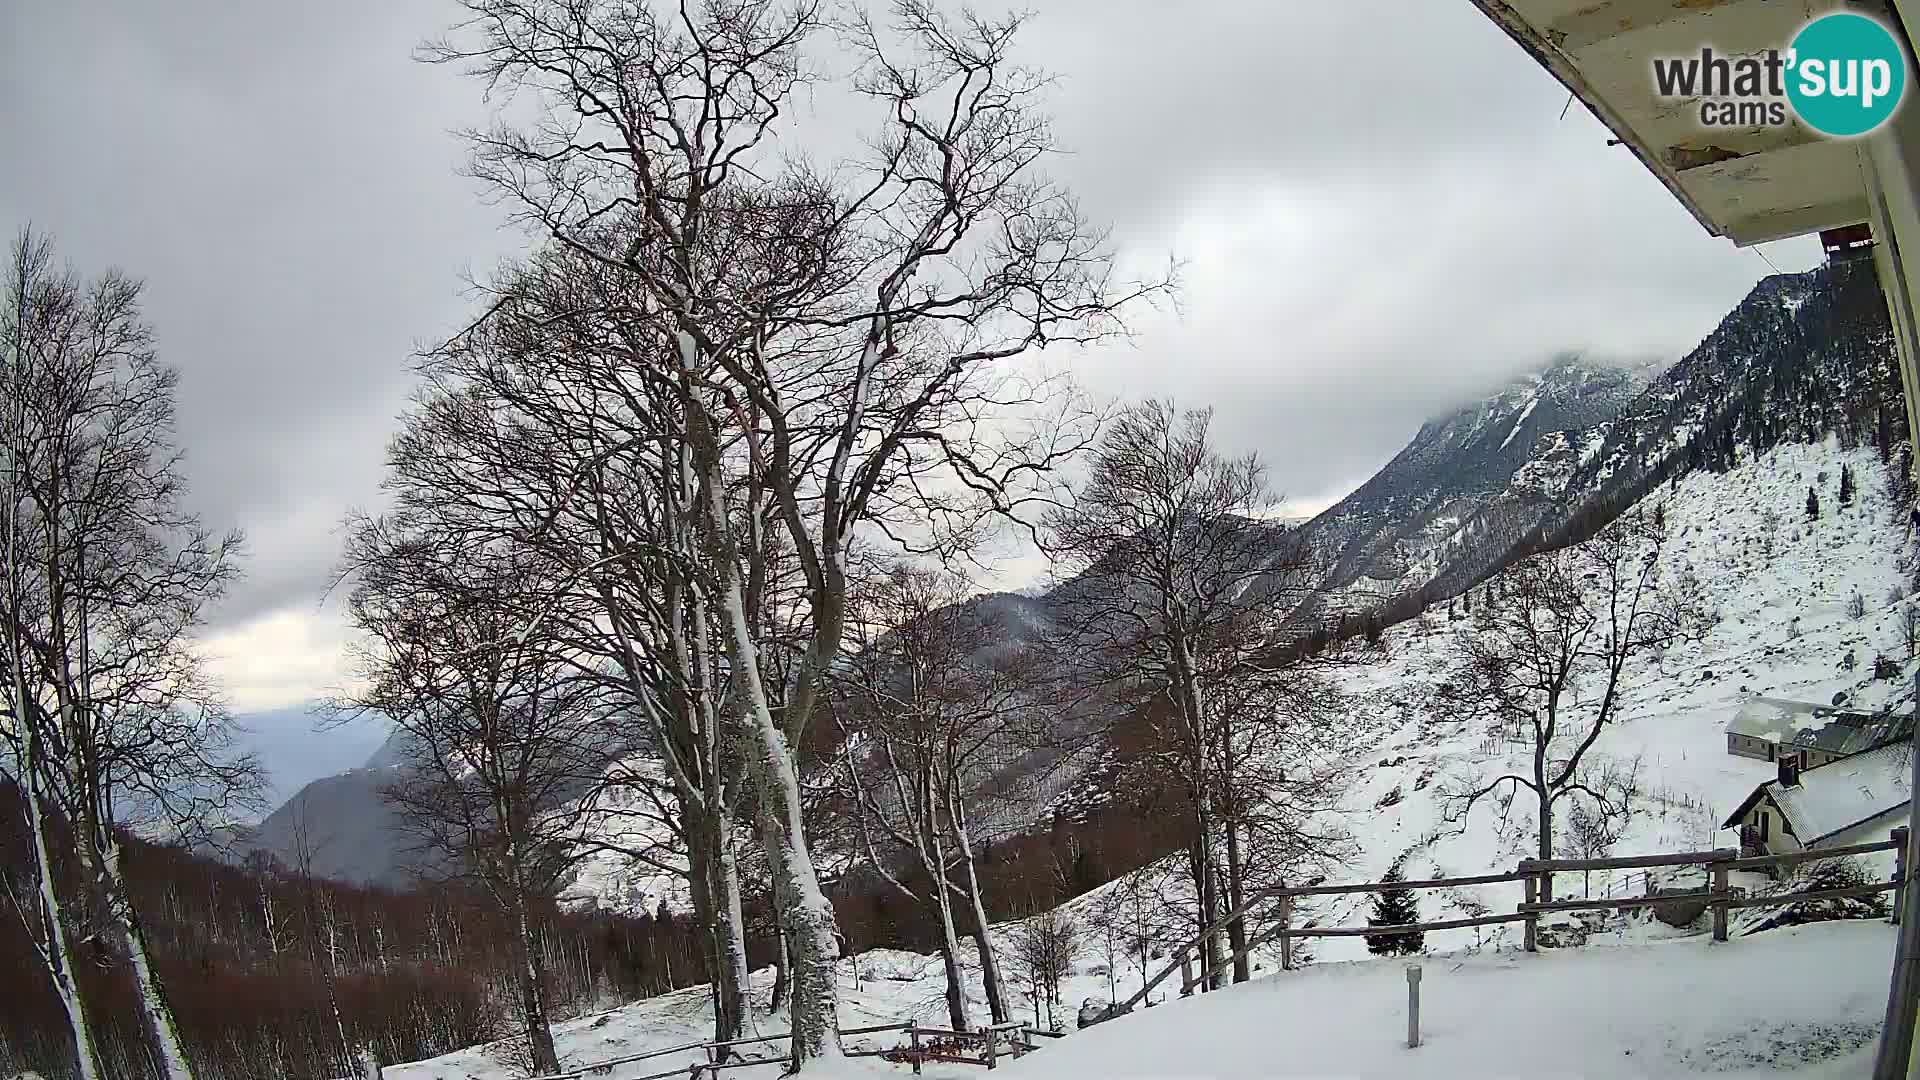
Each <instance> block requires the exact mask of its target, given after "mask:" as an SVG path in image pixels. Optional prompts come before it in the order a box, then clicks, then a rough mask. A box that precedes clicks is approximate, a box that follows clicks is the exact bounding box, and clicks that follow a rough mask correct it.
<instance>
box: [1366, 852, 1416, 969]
mask: <svg viewBox="0 0 1920 1080" xmlns="http://www.w3.org/2000/svg"><path fill="white" fill-rule="evenodd" d="M1380 880H1381V884H1387V883H1389V882H1394V881H1405V880H1406V877H1405V875H1403V874H1402V873H1401V872H1400V864H1399V863H1394V864H1393V867H1392V868H1391V869H1389V870H1388V871H1387V876H1386V877H1384V878H1382V879H1380ZM1419 921H1420V909H1419V907H1418V906H1417V905H1416V904H1415V903H1414V899H1413V892H1412V891H1411V890H1409V889H1382V890H1380V891H1379V892H1376V893H1374V894H1373V914H1372V915H1369V916H1368V917H1367V925H1368V926H1405V925H1407V924H1408V923H1417V922H1419ZM1426 941H1427V935H1426V934H1425V933H1423V932H1420V931H1415V932H1413V933H1411V934H1385V935H1379V936H1375V935H1373V934H1368V935H1367V951H1368V952H1370V953H1372V954H1374V955H1375V956H1395V955H1401V954H1405V955H1412V954H1414V953H1418V952H1419V951H1421V950H1422V949H1424V948H1425V947H1426Z"/></svg>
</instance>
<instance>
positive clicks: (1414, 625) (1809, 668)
mask: <svg viewBox="0 0 1920 1080" xmlns="http://www.w3.org/2000/svg"><path fill="white" fill-rule="evenodd" d="M1843 463H1845V464H1848V465H1850V466H1851V467H1852V469H1853V471H1854V473H1855V475H1856V477H1858V478H1859V481H1858V483H1859V487H1860V492H1859V494H1858V495H1857V496H1856V498H1855V500H1854V502H1853V504H1852V505H1851V506H1848V507H1840V506H1838V505H1836V503H1835V500H1834V499H1833V498H1832V495H1833V492H1834V489H1835V488H1836V486H1837V484H1838V476H1839V470H1840V466H1841V465H1842V464H1843ZM1883 478H1884V470H1883V468H1882V467H1881V465H1880V462H1879V460H1878V458H1877V457H1876V456H1875V454H1874V453H1873V451H1871V450H1853V451H1841V450H1839V449H1838V448H1837V447H1836V446H1834V445H1833V444H1831V443H1829V444H1822V445H1818V446H1806V445H1783V446H1780V447H1777V448H1775V449H1774V450H1773V451H1772V452H1771V453H1768V454H1766V455H1764V456H1763V457H1762V458H1760V459H1759V460H1758V461H1752V462H1748V463H1745V464H1743V465H1741V466H1739V467H1738V468H1736V469H1734V470H1732V471H1730V472H1728V473H1725V474H1713V473H1695V474H1693V475H1691V476H1689V477H1687V478H1685V479H1683V480H1681V481H1680V482H1679V484H1678V485H1677V486H1674V487H1671V488H1665V487H1663V488H1662V489H1661V490H1660V491H1659V492H1656V493H1655V494H1653V495H1651V496H1649V497H1648V498H1649V499H1652V500H1659V501H1663V502H1664V503H1665V506H1666V517H1667V523H1668V528H1669V530H1670V534H1671V536H1672V538H1673V539H1672V543H1671V547H1670V549H1669V551H1670V553H1669V556H1668V559H1667V562H1666V572H1667V573H1669V574H1679V573H1681V572H1683V571H1684V570H1686V569H1691V570H1692V572H1693V573H1695V574H1697V575H1698V577H1699V578H1700V580H1701V582H1702V583H1703V585H1704V587H1705V590H1706V593H1707V596H1708V598H1709V600H1710V602H1711V605H1712V607H1713V610H1714V612H1715V613H1716V614H1717V617H1718V621H1717V624H1716V625H1714V626H1713V627H1712V629H1711V630H1709V631H1708V633H1707V634H1706V635H1705V638H1704V640H1703V641H1701V642H1699V643H1697V644H1686V645H1681V646H1677V647H1675V648H1674V649H1672V650H1670V651H1669V653H1668V654H1667V655H1666V656H1665V657H1664V659H1662V660H1659V661H1649V662H1648V663H1645V664H1642V665H1640V666H1639V667H1638V668H1637V669H1636V670H1634V671H1632V672H1631V675H1630V682H1629V685H1628V687H1627V690H1626V697H1625V702H1624V704H1623V707H1622V711H1621V716H1622V720H1621V722H1620V723H1619V724H1617V725H1615V726H1613V727H1610V728H1609V729H1608V730H1606V731H1605V732H1603V733H1602V735H1601V737H1600V739H1599V741H1598V742H1596V743H1595V747H1594V750H1593V753H1595V754H1598V755H1604V756H1607V757H1611V758H1613V759H1615V760H1619V761H1630V760H1634V759H1637V760H1638V761H1639V762H1640V771H1641V781H1642V788H1643V791H1644V793H1645V794H1644V797H1643V799H1642V800H1641V803H1640V809H1639V812H1638V814H1637V815H1636V818H1635V820H1634V821H1633V823H1632V824H1631V826H1630V827H1629V829H1628V831H1627V833H1626V835H1625V836H1624V838H1623V839H1622V841H1621V842H1620V843H1619V844H1618V845H1616V846H1615V848H1614V849H1613V853H1615V854H1635V853H1648V852H1656V851H1671V850H1685V849H1698V848H1704V847H1710V846H1712V841H1713V832H1714V830H1715V828H1716V825H1717V823H1718V821H1719V820H1720V818H1721V817H1722V816H1723V815H1725V814H1726V813H1728V812H1730V811H1731V810H1732V809H1733V807H1734V806H1735V805H1737V804H1738V802H1739V801H1740V800H1741V799H1742V798H1744V797H1745V796H1746V795H1747V794H1748V793H1749V792H1750V791H1751V790H1752V789H1753V787H1754V786H1755V785H1756V784H1758V783H1761V782H1763V781H1765V780H1767V779H1769V778H1771V777H1772V776H1773V772H1774V769H1773V766H1771V765H1769V764H1768V763H1766V762H1760V761H1754V760H1750V759H1746V758H1737V757H1733V756H1730V755H1729V754H1728V753H1727V752H1726V739H1725V734H1724V729H1725V725H1726V722H1727V721H1728V720H1729V719H1730V718H1731V717H1732V715H1733V712H1734V710H1735V709H1736V708H1737V706H1738V704H1739V703H1740V702H1741V701H1743V700H1745V699H1746V698H1747V697H1750V696H1754V695H1765V696H1772V697H1784V698H1790V699H1796V700H1803V701H1813V702H1819V703H1831V702H1832V700H1833V697H1834V695H1835V694H1840V693H1844V694H1846V695H1848V700H1850V701H1851V702H1852V704H1853V705H1854V707H1856V708H1863V709H1874V708H1878V707H1880V706H1883V705H1887V704H1897V703H1903V702H1908V701H1910V700H1911V695H1910V692H1909V691H1907V690H1906V689H1905V687H1906V681H1905V680H1906V679H1908V678H1910V677H1911V675H1912V672H1913V671H1914V668H1915V666H1916V665H1915V664H1914V663H1913V662H1911V661H1909V660H1908V659H1907V652H1906V644H1905V639H1904V635H1903V630H1902V621H1903V618H1904V611H1905V608H1906V606H1907V601H1904V600H1895V599H1894V590H1895V589H1898V588H1903V587H1904V585H1905V583H1906V580H1907V578H1908V576H1909V571H1908V570H1907V569H1905V568H1906V567H1909V566H1910V565H1911V562H1910V560H1911V557H1912V547H1911V541H1910V539H1909V538H1908V536H1907V534H1906V530H1905V525H1904V521H1903V519H1902V515H1900V514H1899V513H1898V511H1897V510H1896V508H1895V506H1894V504H1893V502H1892V500H1891V498H1890V497H1889V496H1888V494H1887V492H1886V490H1885V484H1884V482H1883ZM1809 486H1815V487H1817V488H1818V489H1819V490H1821V491H1823V492H1825V493H1826V497H1825V498H1823V500H1822V502H1823V509H1822V514H1821V517H1820V519H1819V520H1817V521H1807V520H1806V518H1805V514H1804V505H1805V502H1806V492H1807V488H1808V487H1809ZM1856 591H1858V593H1859V594H1860V596H1861V597H1862V600H1863V603H1864V606H1865V608H1866V612H1865V615H1864V616H1863V617H1861V618H1857V619H1856V618H1853V617H1852V616H1851V615H1849V613H1848V608H1849V606H1850V603H1851V600H1852V597H1853V595H1854V593H1855V592H1856ZM1467 625H1468V624H1467V623H1466V622H1465V621H1464V620H1463V621H1462V622H1459V623H1455V624H1452V625H1449V623H1448V620H1447V617H1446V612H1445V610H1444V609H1438V610H1435V611H1432V612H1429V613H1428V614H1426V615H1425V616H1422V617H1421V618H1419V619H1415V620H1412V621H1409V622H1407V623H1403V624H1401V625H1399V626H1397V627H1394V628H1392V629H1391V630H1390V631H1389V632H1388V635H1387V646H1388V657H1387V659H1385V660H1384V661H1382V662H1380V663H1377V664H1375V665H1373V666H1372V667H1371V668H1369V669H1367V670H1364V671H1359V672H1355V673H1353V674H1351V675H1350V676H1349V677H1348V679H1347V680H1346V689H1347V690H1348V692H1350V693H1352V694H1354V695H1356V697H1357V699H1358V703H1359V709H1358V711H1359V712H1360V713H1362V714H1365V715H1371V716H1375V717H1379V718H1381V719H1380V721H1379V722H1380V723H1381V724H1382V726H1383V727H1385V728H1386V729H1387V730H1386V731H1385V732H1384V734H1383V736H1382V738H1381V740H1380V742H1379V744H1378V748H1377V749H1376V750H1374V751H1372V752H1371V753H1370V754H1369V755H1368V756H1367V758H1366V759H1364V760H1362V761H1361V762H1359V763H1358V764H1360V765H1361V766H1363V772H1362V775H1363V776H1364V777H1365V779H1364V781H1363V782H1362V783H1360V784H1358V785H1357V786H1356V787H1355V788H1354V789H1353V790H1352V791H1351V792H1350V793H1349V796H1348V799H1347V800H1346V803H1345V806H1344V809H1345V810H1346V811H1347V812H1348V813H1349V815H1350V820H1352V821H1354V822H1356V823H1357V825H1356V839H1357V840H1358V842H1359V846H1360V849H1361V851H1362V853H1363V854H1362V855H1361V856H1360V858H1358V859H1357V860H1355V862H1354V863H1353V864H1352V865H1350V866H1349V867H1347V868H1346V872H1345V873H1343V874H1341V875H1340V878H1341V879H1342V880H1350V881H1369V880H1378V879H1379V877H1380V876H1381V875H1382V874H1383V873H1384V872H1385V871H1386V869H1387V868H1388V866H1390V865H1391V864H1392V863H1393V862H1394V861H1395V860H1396V859H1398V858H1401V857H1402V856H1403V855H1404V856H1407V857H1408V865H1407V872H1408V875H1409V876H1418V877H1433V876H1443V875H1445V876H1459V875H1467V874H1475V873H1484V872H1490V871H1494V870H1499V869H1505V868H1508V867H1511V866H1512V865H1514V864H1515V863H1516V862H1517V861H1518V860H1519V859H1521V858H1524V857H1526V856H1527V855H1528V854H1530V852H1531V831H1530V830H1531V811H1530V809H1529V806H1528V799H1529V798H1530V796H1529V795H1527V794H1525V793H1523V794H1522V795H1521V797H1520V798H1518V799H1516V800H1515V801H1514V803H1513V810H1512V814H1511V817H1510V818H1507V819H1506V820H1502V817H1501V815H1500V813H1499V811H1498V810H1497V808H1496V807H1495V806H1494V805H1492V804H1490V803H1486V804H1482V805H1481V806H1479V807H1476V808H1475V810H1474V811H1473V813H1472V815H1471V816H1470V817H1468V818H1467V819H1466V820H1465V821H1464V822H1450V821H1447V820H1446V817H1447V809H1448V808H1447V805H1446V801H1445V799H1444V797H1443V796H1442V792H1443V791H1445V790H1447V789H1448V788H1449V787H1450V786H1452V787H1454V788H1456V789H1457V788H1458V787H1459V786H1460V785H1461V784H1463V783H1464V782H1465V781H1466V780H1467V779H1468V778H1469V777H1472V776H1475V775H1480V774H1484V773H1491V772H1492V771H1493V770H1496V769H1499V770H1502V771H1504V769H1506V768H1520V767H1522V766H1523V765H1524V753H1525V748H1524V747H1521V746H1517V745H1516V746H1510V745H1506V744H1503V743H1501V742H1500V741H1499V740H1497V739H1490V738H1489V736H1488V734H1487V733H1486V732H1484V731H1479V730H1473V729H1472V728H1470V727H1468V726H1465V725H1460V724H1450V723H1448V722H1446V721H1444V720H1442V719H1440V718H1438V717H1437V716H1436V715H1435V713H1434V711H1433V709H1432V707H1431V706H1432V702H1433V700H1434V695H1435V693H1436V692H1437V687H1438V686H1439V685H1440V683H1442V682H1444V681H1446V679H1447V677H1448V672H1449V669H1450V668H1451V666H1452V663H1453V661H1452V658H1451V649H1450V642H1451V636H1452V634H1453V633H1455V632H1456V628H1459V627H1465V626H1467ZM1849 654H1852V656H1853V657H1854V660H1855V666H1854V668H1853V669H1852V670H1849V669H1848V668H1847V667H1846V666H1845V664H1844V661H1845V659H1846V657H1847V656H1848V655H1849ZM1879 654H1885V655H1887V656H1889V657H1893V658H1896V659H1897V660H1898V662H1899V664H1900V670H1901V672H1902V678H1901V679H1900V680H1893V681H1875V680H1874V679H1873V678H1872V667H1873V659H1874V657H1875V656H1876V655H1879ZM1390 792H1397V793H1398V796H1397V801H1394V800H1393V798H1390V796H1389V793H1390ZM1382 803H1390V805H1381V804H1382ZM1563 831H1564V830H1563ZM1572 884H1573V886H1574V887H1581V886H1582V885H1585V884H1588V883H1583V882H1574V883H1572ZM1590 885H1591V888H1593V889H1594V890H1596V891H1599V890H1604V889H1607V888H1619V887H1624V885H1625V882H1624V880H1623V881H1622V882H1621V883H1620V884H1619V885H1615V884H1614V882H1613V881H1612V880H1611V876H1610V875H1609V874H1606V873H1604V872H1603V873H1596V874H1594V875H1593V876H1592V881H1591V883H1590ZM1566 887H1567V886H1566V885H1562V886H1561V889H1562V890H1563V891H1564V890H1565V888H1566ZM1450 892H1453V893H1458V894H1461V895H1458V896H1454V895H1449V893H1450ZM1519 899H1520V896H1519V886H1518V885H1517V884H1513V885H1494V886H1484V887H1480V888H1476V889H1472V890H1451V891H1436V892H1434V893H1429V894H1427V895H1426V896H1424V897H1423V898H1422V900H1423V907H1422V915H1423V916H1425V917H1427V918H1444V917H1448V915H1451V914H1460V913H1464V910H1465V909H1464V908H1463V907H1462V904H1463V903H1465V904H1467V905H1469V906H1470V905H1471V904H1472V903H1473V902H1476V901H1477V902H1479V903H1482V904H1486V905H1488V906H1491V907H1496V908H1499V907H1505V908H1508V909H1511V906H1512V905H1513V904H1514V903H1516V902H1517V901H1518V900H1519ZM1365 901H1366V898H1365V897H1353V898H1348V899H1347V902H1345V903H1336V904H1326V905H1322V907H1323V910H1322V911H1321V912H1320V915H1321V917H1322V918H1323V919H1325V920H1327V921H1329V922H1339V923H1347V924H1349V925H1350V924H1351V922H1352V920H1354V919H1357V918H1362V917H1364V914H1365V911H1364V908H1365ZM1498 934H1499V931H1498V930H1496V931H1494V932H1493V933H1492V934H1491V935H1488V937H1489V938H1490V939H1491V938H1496V937H1497V936H1498ZM1444 935H1452V936H1453V937H1455V938H1466V939H1469V940H1470V939H1471V938H1472V935H1473V931H1471V930H1465V931H1447V932H1443V936H1442V937H1441V940H1439V941H1438V942H1436V941H1435V940H1434V938H1431V937H1430V939H1429V944H1430V945H1436V944H1437V945H1438V946H1439V947H1443V948H1444V947H1456V946H1455V945H1453V944H1452V943H1449V942H1447V941H1446V940H1445V936H1444ZM1359 949H1360V945H1359V943H1358V942H1357V941H1353V940H1350V939H1335V940H1332V941H1329V942H1327V943H1326V944H1325V946H1324V947H1323V948H1322V950H1321V951H1322V955H1323V956H1325V957H1328V958H1339V957H1346V956H1353V955H1357V954H1358V950H1359Z"/></svg>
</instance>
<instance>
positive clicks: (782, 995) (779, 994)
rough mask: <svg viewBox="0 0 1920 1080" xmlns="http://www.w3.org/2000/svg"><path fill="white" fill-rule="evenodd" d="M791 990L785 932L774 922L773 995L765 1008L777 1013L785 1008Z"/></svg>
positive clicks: (790, 974) (784, 929) (791, 981)
mask: <svg viewBox="0 0 1920 1080" xmlns="http://www.w3.org/2000/svg"><path fill="white" fill-rule="evenodd" d="M792 989H793V979H792V970H791V965H789V964H788V963H787V931H786V928H785V927H782V926H780V925H779V924H778V922H777V921H776V923H775V925H774V928H773V995H772V998H771V1000H770V1001H769V1003H768V1005H767V1008H768V1010H769V1011H772V1012H779V1011H780V1010H782V1009H784V1008H786V1007H787V993H788V991H790V990H792Z"/></svg>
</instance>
